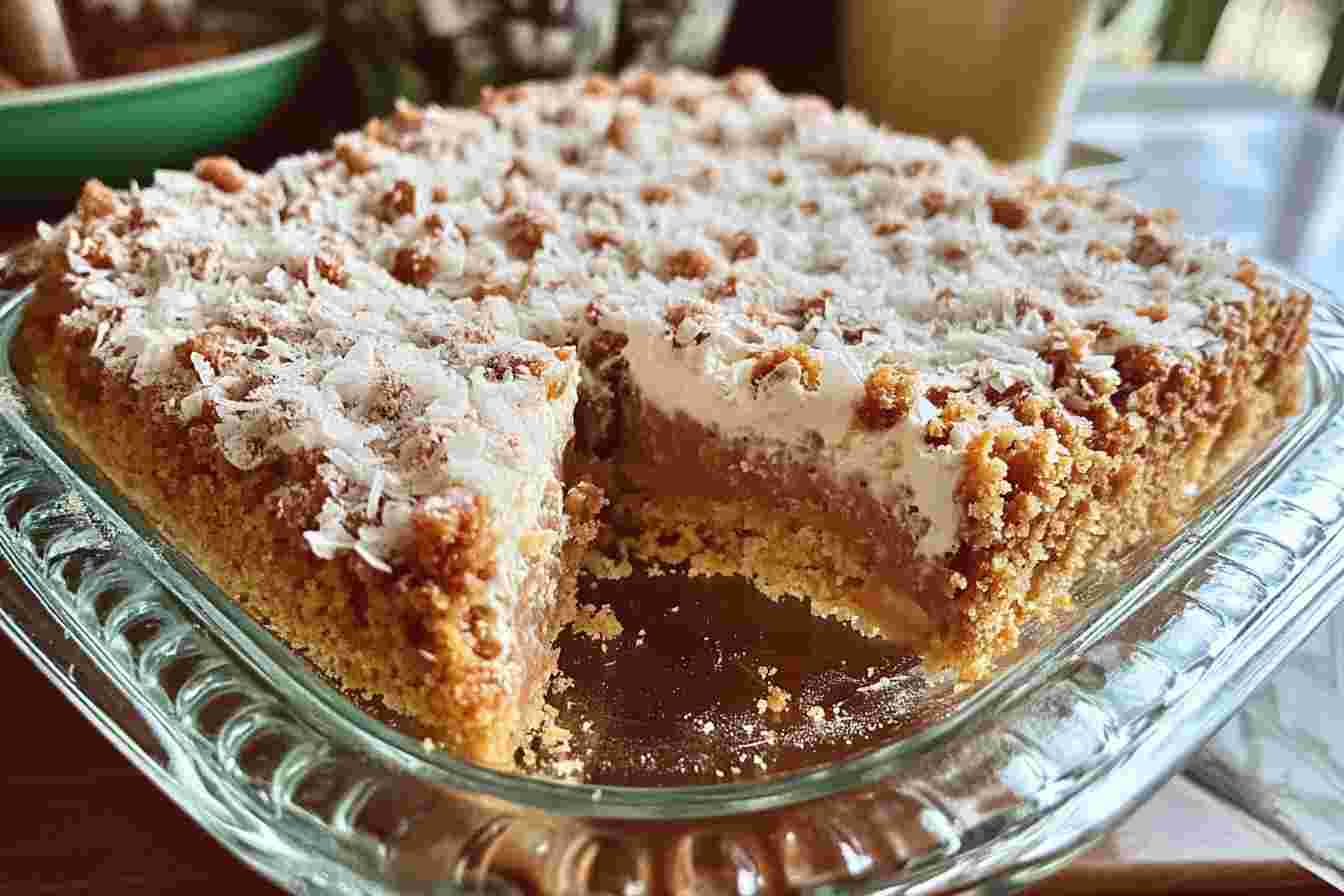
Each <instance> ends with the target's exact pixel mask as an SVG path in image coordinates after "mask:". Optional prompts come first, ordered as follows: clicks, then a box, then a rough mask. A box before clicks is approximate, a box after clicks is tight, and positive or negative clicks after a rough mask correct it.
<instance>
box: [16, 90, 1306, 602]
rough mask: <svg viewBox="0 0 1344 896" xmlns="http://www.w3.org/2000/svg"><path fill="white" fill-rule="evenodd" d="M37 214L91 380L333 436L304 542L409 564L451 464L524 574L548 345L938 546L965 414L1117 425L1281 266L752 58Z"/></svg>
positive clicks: (566, 373) (555, 95)
mask: <svg viewBox="0 0 1344 896" xmlns="http://www.w3.org/2000/svg"><path fill="white" fill-rule="evenodd" d="M41 234H42V238H43V241H44V245H45V246H46V248H47V250H48V251H49V252H50V253H52V254H53V255H60V256H62V257H63V259H64V267H65V268H66V269H67V270H68V272H69V273H68V274H67V277H68V279H69V281H70V283H71V285H72V287H73V289H74V292H75V294H76V296H77V297H78V298H79V299H80V301H81V304H80V305H79V307H78V308H76V310H74V311H73V312H71V313H70V314H69V315H68V316H67V318H66V320H65V324H66V326H68V327H70V328H73V329H74V330H76V331H77V332H79V333H81V334H82V335H83V336H84V338H85V339H87V343H88V345H89V351H90V352H91V353H92V354H93V356H94V357H95V358H97V359H98V360H99V361H100V362H101V363H102V364H104V365H105V366H106V368H107V369H108V370H109V371H111V372H113V373H114V374H115V375H118V376H121V377H123V378H124V379H125V381H126V382H128V383H129V384H131V385H132V386H133V387H136V388H153V389H156V390H159V393H160V394H162V395H163V397H164V401H165V402H166V403H167V404H168V405H169V406H171V407H172V408H173V409H174V410H175V412H176V413H177V414H178V415H179V416H180V418H181V419H182V420H183V422H184V424H187V423H193V422H196V423H200V424H208V426H209V432H210V434H211V435H212V437H213V444H214V447H215V449H216V450H217V451H219V452H220V454H221V455H222V456H223V457H224V458H225V459H226V460H227V461H228V462H229V463H230V464H232V465H234V466H235V467H238V468H239V469H244V470H247V469H255V468H258V467H260V466H263V465H266V464H270V463H274V462H276V461H277V460H280V459H282V458H285V457H288V456H292V455H297V454H300V453H315V455H316V456H318V457H319V458H320V462H319V463H317V464H315V465H314V469H315V473H314V476H315V477H316V479H317V480H318V481H319V482H320V485H321V488H322V490H323V491H324V493H325V495H324V499H323V500H322V501H321V502H318V503H317V504H316V506H317V507H318V508H320V509H319V510H318V511H317V513H316V515H315V516H313V517H312V518H310V519H308V520H307V521H306V522H305V525H306V526H307V532H308V543H309V544H310V546H311V549H312V550H313V551H314V552H315V553H316V554H317V555H318V556H319V557H324V558H328V557H334V556H337V555H339V554H346V553H354V554H355V555H357V556H358V557H360V558H362V559H363V560H364V561H365V562H366V563H367V564H368V565H369V566H370V567H372V568H373V569H374V570H378V571H383V570H391V571H393V572H397V573H400V572H402V571H405V570H408V569H415V568H421V567H425V558H424V557H422V555H421V552H420V550H419V548H417V547H416V545H417V537H416V533H417V532H418V531H423V529H424V527H425V526H426V525H428V524H427V523H426V522H425V521H426V520H429V519H431V518H435V514H436V513H437V511H435V510H434V509H433V508H434V506H435V505H434V502H435V501H437V500H439V499H441V498H442V496H444V495H446V494H455V492H453V491H452V490H454V489H463V490H465V493H467V494H470V495H473V496H478V497H480V498H482V499H483V502H482V503H481V504H480V505H479V506H478V507H477V510H476V512H478V513H480V514H482V515H483V517H488V518H489V519H490V520H492V521H493V528H494V529H495V530H497V531H498V532H499V538H498V540H497V543H496V544H495V545H494V546H493V547H492V550H494V552H495V556H494V558H493V562H494V567H495V569H496V570H497V576H500V577H503V579H511V580H512V581H514V582H515V583H516V581H518V580H519V577H520V576H521V575H522V574H523V572H522V571H523V569H524V568H525V564H524V558H522V556H521V554H520V549H519V547H518V541H519V539H520V538H521V537H522V535H523V534H524V533H531V532H535V531H537V530H539V529H542V528H544V526H543V525H541V522H540V520H541V519H542V518H543V517H544V516H546V515H547V514H551V515H552V516H553V515H554V513H555V512H556V509H555V508H553V507H550V508H547V506H546V502H547V500H549V499H547V498H545V495H547V494H551V493H552V492H555V491H556V489H555V488H554V486H553V483H555V482H556V481H557V474H556V470H557V468H558V462H559V457H560V454H561V451H562V450H563V447H564V445H565V444H566V443H567V441H568V440H569V438H570V436H571V435H572V433H573V426H574V422H573V412H574V405H575V402H576V401H577V384H578V381H579V368H580V366H581V363H582V362H581V361H580V359H579V354H578V353H575V352H572V351H569V352H566V351H565V350H564V349H563V348H562V347H564V346H581V347H583V354H584V357H585V359H588V358H592V357H596V356H601V357H602V358H603V359H607V358H610V357H613V356H616V355H620V356H621V357H623V358H624V359H625V361H626V363H627V368H628V370H627V374H626V375H627V376H629V377H630V379H631V382H633V383H635V384H637V386H638V387H639V389H640V391H641V394H642V395H643V396H644V397H645V399H646V400H648V401H651V402H653V403H655V404H657V405H659V406H660V407H661V408H663V409H664V410H665V411H667V412H669V413H677V412H681V413H686V414H688V415H690V416H692V417H693V418H694V419H697V420H700V421H702V422H704V423H706V424H707V425H710V426H711V427H714V428H717V429H719V430H720V431H722V432H724V433H725V435H729V436H733V437H749V438H753V439H758V440H761V441H762V442H767V441H768V442H771V443H775V444H782V445H784V446H785V447H788V448H790V449H796V450H805V451H807V452H809V453H810V454H811V455H813V456H816V457H817V458H818V461H819V462H822V463H829V464H831V465H833V466H834V467H835V468H836V469H837V470H839V471H840V472H841V473H843V474H844V475H846V476H862V477H863V478H864V479H865V481H868V480H871V481H872V483H873V488H875V489H879V490H880V489H885V490H886V492H887V493H888V494H890V495H893V496H894V495H901V496H902V497H903V499H904V500H905V501H907V502H908V503H909V504H910V506H912V507H914V508H915V509H916V510H917V511H918V512H919V513H920V514H921V515H922V516H923V517H925V518H927V519H928V520H929V521H930V526H929V529H928V532H927V534H926V535H925V536H924V538H923V539H922V540H921V542H920V552H921V554H924V555H926V556H937V555H942V554H946V553H948V552H950V551H952V550H954V549H955V548H956V545H957V536H958V532H959V527H960V525H961V523H962V521H963V520H964V519H965V516H964V514H963V509H962V508H963V507H964V506H965V501H964V500H963V498H962V495H963V494H964V492H960V491H959V485H960V482H959V480H960V477H961V475H962V474H961V471H962V470H963V468H964V466H965V464H966V462H967V461H966V458H967V457H968V456H969V454H970V453H971V452H972V451H973V448H972V444H973V441H974V440H975V439H976V438H977V437H979V436H981V435H982V434H984V433H986V432H991V431H1003V430H1008V431H1011V432H1012V433H1014V436H1013V438H1014V439H1015V440H1019V441H1027V440H1029V439H1030V438H1032V437H1033V435H1034V434H1036V433H1039V432H1040V431H1042V430H1043V429H1044V428H1047V426H1048V423H1049V420H1052V419H1053V420H1060V419H1063V420H1067V421H1069V425H1071V426H1078V427H1084V428H1093V427H1099V426H1100V425H1101V424H1100V423H1099V421H1103V420H1104V419H1108V418H1107V414H1110V415H1112V416H1114V417H1116V418H1123V416H1124V415H1125V414H1127V413H1130V412H1131V408H1132V407H1133V406H1134V404H1133V403H1134V402H1142V401H1146V400H1148V398H1149V397H1151V394H1152V393H1155V392H1160V390H1161V389H1162V388H1165V383H1166V381H1165V380H1162V379H1161V378H1162V377H1163V376H1170V371H1171V370H1173V369H1181V368H1182V365H1185V366H1186V367H1189V366H1191V365H1195V364H1198V363H1200V362H1202V361H1206V360H1208V359H1210V358H1216V357H1218V356H1219V354H1220V353H1221V352H1223V351H1224V349H1225V347H1226V342H1225V335H1226V332H1227V331H1228V328H1227V321H1228V320H1229V319H1230V317H1235V316H1236V315H1237V314H1238V311H1237V309H1238V308H1240V307H1243V306H1246V305H1247V304H1248V303H1250V302H1253V301H1263V300H1265V299H1271V298H1274V297H1275V296H1277V295H1279V293H1280V291H1281V289H1282V287H1281V286H1280V285H1279V284H1276V283H1274V282H1272V279H1271V278H1269V277H1268V276H1267V275H1265V276H1261V277H1259V279H1256V278H1255V276H1254V275H1253V274H1248V273H1247V270H1248V269H1247V268H1245V267H1244V266H1243V265H1242V264H1241V260H1240V259H1239V258H1238V257H1237V256H1236V255H1235V254H1234V253H1231V252H1229V251H1228V250H1227V249H1226V247H1225V246H1223V245H1222V244H1220V243H1217V242H1214V241H1209V240H1203V239H1195V238H1190V237H1187V236H1185V235H1183V234H1182V233H1180V231H1179V229H1178V227H1177V225H1176V223H1175V221H1174V220H1173V219H1172V217H1171V216H1170V215H1168V214H1165V213H1161V212H1154V213H1145V212H1143V211H1141V210H1140V209H1138V208H1137V207H1136V206H1135V205H1134V204H1133V203H1132V202H1130V201H1129V200H1127V199H1125V198H1123V197H1121V196H1118V195H1115V194H1111V193H1105V192H1098V191H1094V190H1089V189H1083V188H1076V187H1069V186H1056V185H1050V184H1046V183H1043V182H1041V181H1039V180H1036V179H1033V178H1029V177H1024V176H1021V175H1019V174H1016V173H1013V172H1010V171H1006V170H1000V169H996V168H995V167H994V166H993V165H991V164H990V163H989V161H988V160H987V159H986V158H985V157H984V156H983V155H982V154H981V153H980V152H978V151H977V150H976V149H975V148H974V147H972V146H970V145H969V144H967V143H965V142H955V143H953V144H952V145H951V146H946V147H945V146H942V145H940V144H937V143H935V142H932V141H929V140H925V139H921V138H916V137H911V136H905V135H901V134H894V133H891V132H890V131H886V130H883V129H880V128H878V127H875V126H874V125H873V124H871V123H870V122H869V121H867V120H866V119H865V118H864V117H863V116H861V115H860V114H858V113H856V112H854V111H852V110H848V109H845V110H835V109H832V108H831V107H830V106H829V105H828V104H826V103H825V102H824V101H821V100H818V99H817V98H815V97H790V96H786V95H782V94H780V93H778V92H777V91H775V90H774V89H773V88H771V87H770V85H769V84H768V83H766V82H765V80H764V79H763V78H761V77H760V76H759V75H758V74H752V73H743V74H739V75H735V76H733V77H731V78H728V79H722V80H716V79H712V78H709V77H705V76H701V75H696V74H690V73H685V72H672V73H668V74H663V75H654V74H651V73H634V74H630V75H627V76H625V77H623V78H622V79H620V80H619V81H613V80H610V79H606V78H602V77H590V78H586V79H578V80H573V81H568V82H560V83H548V84H540V83H538V84H529V85H524V86H521V87H515V88H506V89H502V90H494V91H488V92H487V93H486V95H485V96H484V97H483V100H482V102H481V104H480V107H479V108H477V109H472V110H463V109H441V108H425V109H418V108H415V107H412V106H410V105H407V104H404V103H403V104H400V105H399V106H398V108H397V111H396V112H395V113H394V114H393V115H391V116H389V117H388V118H387V119H385V120H381V121H375V122H372V123H371V124H370V126H369V127H368V128H366V129H365V130H364V131H361V132H356V133H351V134H347V135H344V136H342V137H340V138H339V139H338V140H337V141H336V142H335V145H334V146H333V147H332V148H331V149H330V150H329V151H325V152H311V153H306V154H303V155H298V156H293V157H290V158H286V159H282V160H281V161H279V162H278V163H276V165H275V166H274V167H273V168H272V169H271V170H269V171H267V172H262V173H252V172H247V171H245V170H243V169H242V167H241V166H239V165H238V163H237V162H235V161H233V160H231V159H227V158H223V157H214V158H207V159H203V160H202V161H201V162H199V163H198V164H197V165H196V167H195V169H194V171H193V172H192V173H185V172H172V171H162V172H159V173H158V174H157V175H156V177H155V179H154V183H153V184H152V185H151V186H148V187H144V188H139V189H133V190H130V191H120V192H119V191H113V190H110V189H108V188H107V187H105V186H103V185H102V184H100V183H98V182H96V181H91V182H90V183H89V184H88V185H86V187H85V189H84V192H83V194H82V195H81V198H80V201H79V204H78V207H77V210H76V212H75V214H73V215H72V216H70V217H69V218H68V219H66V220H65V221H62V222H61V223H59V224H58V225H57V226H55V227H43V228H42V231H41ZM678 309H680V310H678ZM184 346H186V347H187V348H185V349H184ZM1149 383H1153V384H1155V385H1153V387H1152V389H1150V390H1149V391H1148V392H1144V387H1145V385H1147V384H1149ZM1154 400H1156V399H1154ZM1099 402H1100V403H1101V404H1104V405H1105V408H1106V409H1105V410H1103V409H1102V408H1101V405H1100V404H1099ZM1051 415H1053V416H1051ZM893 458H898V459H899V462H893ZM875 473H877V474H880V475H873V474H875ZM417 521H420V522H417ZM436 525H437V524H436ZM417 527H419V528H417ZM431 553H432V552H431ZM430 560H432V561H433V562H432V563H430V564H429V571H427V572H426V574H427V575H430V576H431V577H432V576H439V575H443V574H448V575H457V574H459V572H460V570H459V569H458V567H456V566H454V565H453V563H454V562H457V561H453V562H447V561H442V558H438V557H430ZM441 561H442V562H441ZM445 563H447V565H446V566H445ZM474 568H475V567H474ZM487 568H488V567H487V566H486V565H480V566H479V567H478V572H477V573H473V574H474V575H475V574H479V572H480V571H484V570H486V569H487ZM445 569H446V570H448V572H447V573H444V572H443V570H445ZM503 579H501V581H503Z"/></svg>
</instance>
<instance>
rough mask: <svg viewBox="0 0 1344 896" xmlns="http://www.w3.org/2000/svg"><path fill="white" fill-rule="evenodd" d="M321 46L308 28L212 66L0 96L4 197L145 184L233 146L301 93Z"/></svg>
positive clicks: (1, 195)
mask: <svg viewBox="0 0 1344 896" xmlns="http://www.w3.org/2000/svg"><path fill="white" fill-rule="evenodd" d="M321 43H322V31H321V29H320V28H311V29H309V30H307V31H304V32H302V33H300V34H298V35H296V36H294V37H291V38H288V39H286V40H282V41H279V42H277V43H271V44H267V45H265V46H262V47H258V48H257V49H253V50H247V51H245V52H242V53H236V54H233V55H230V56H225V57H223V58H220V59H212V60H210V61H208V62H198V63H194V64H191V65H183V66H177V67H175V68H168V69H162V70H160V71H155V72H149V73H146V74H140V75H128V76H125V77H118V78H106V79H102V80H98V81H87V82H83V83H79V84H68V85H60V86H55V87H39V88H36V89H33V90H23V91H18V92H15V93H11V94H0V200H19V199H49V198H53V197H61V196H68V195H71V194H73V193H75V192H76V191H77V190H78V189H79V185H80V184H81V183H82V182H83V181H84V180H85V179H87V178H90V177H97V178H101V179H102V180H104V181H106V182H107V183H109V184H114V185H118V186H120V185H125V184H126V183H128V182H130V181H131V180H132V179H136V180H140V181H141V182H145V181H148V179H149V177H150V176H151V175H152V173H153V171H154V169H155V168H165V167H181V166H185V165H188V164H190V163H191V161H192V159H194V158H196V157H198V156H200V155H202V154H204V153H208V152H209V151H211V150H213V149H218V148H219V147H222V146H228V145H229V144H232V143H236V142H238V141H239V140H241V139H242V138H243V137H246V136H247V135H249V134H251V133H253V132H254V131H256V130H257V128H258V127H260V126H261V124H262V122H264V121H265V120H266V118H267V116H268V115H270V114H271V113H272V112H274V111H275V110H276V108H278V107H279V106H280V105H281V104H282V103H284V102H285V101H286V100H288V99H289V98H290V97H291V96H292V95H293V94H294V92H295V90H296V89H297V88H298V85H299V80H300V78H301V77H302V75H303V73H304V69H305V68H306V66H307V65H308V63H309V62H310V61H311V60H312V59H313V58H314V56H315V55H316V50H317V48H318V46H319V45H320V44H321Z"/></svg>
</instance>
